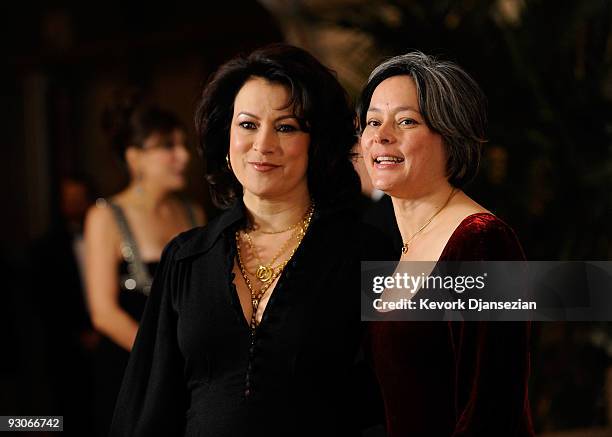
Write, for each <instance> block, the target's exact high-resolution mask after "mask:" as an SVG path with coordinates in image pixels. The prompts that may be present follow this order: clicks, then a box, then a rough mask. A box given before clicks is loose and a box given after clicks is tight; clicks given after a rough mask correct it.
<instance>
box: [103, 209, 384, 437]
mask: <svg viewBox="0 0 612 437" xmlns="http://www.w3.org/2000/svg"><path fill="white" fill-rule="evenodd" d="M244 225H245V213H244V206H243V204H242V201H238V202H237V203H236V204H235V205H234V206H233V207H232V208H231V209H230V210H228V211H226V212H224V213H223V214H222V215H220V216H219V217H217V218H216V219H215V220H213V221H212V222H211V223H210V224H209V225H208V226H206V227H205V228H198V229H194V230H192V231H189V232H187V233H184V234H182V235H180V236H179V237H178V238H176V239H174V240H173V241H172V242H171V243H170V244H169V245H168V246H167V247H166V249H165V250H164V254H163V256H162V261H161V264H160V266H159V269H158V272H157V276H156V278H155V281H154V283H153V287H152V290H151V294H150V297H149V301H148V303H147V308H146V310H145V314H144V316H143V319H142V323H141V325H140V330H139V332H138V336H137V339H136V343H135V345H134V349H133V351H132V356H131V358H130V362H129V365H128V368H127V371H126V376H125V379H124V384H123V386H122V388H121V392H120V395H119V399H118V401H117V407H116V410H115V415H114V419H113V425H112V428H111V436H131V437H137V436H143V437H144V436H156V435H164V436H182V435H186V436H203V437H207V436H210V437H213V436H214V437H226V436H227V437H253V436H264V435H265V436H271V437H274V436H283V437H284V436H327V435H329V436H345V435H349V436H350V435H353V436H357V435H359V428H360V422H361V418H360V417H359V414H358V413H357V412H358V411H359V405H356V404H357V403H358V402H359V401H358V400H357V399H358V397H357V396H356V392H357V391H358V388H356V387H355V381H354V380H352V379H351V377H352V369H353V367H354V363H355V357H356V355H357V352H358V348H359V344H360V341H361V338H362V326H363V325H362V324H361V323H360V316H359V314H360V307H359V305H360V300H359V287H360V283H359V282H360V274H359V269H360V263H359V261H360V258H361V257H362V256H364V257H365V258H368V259H384V258H385V257H387V255H388V253H389V252H386V249H385V248H383V247H382V246H381V245H382V242H383V239H382V238H377V235H378V234H377V233H376V232H375V230H372V229H369V228H368V229H364V227H363V226H362V225H361V224H360V222H359V220H357V219H356V217H355V215H354V213H353V211H352V210H351V209H348V208H343V207H341V206H335V207H330V208H326V209H323V208H318V207H317V208H316V209H315V214H314V216H313V219H312V222H311V224H310V227H309V229H308V232H307V233H306V236H305V237H304V239H303V241H302V244H301V245H300V247H299V248H298V250H297V251H296V253H295V255H294V258H293V260H292V261H291V262H290V263H289V264H288V265H287V267H286V268H285V270H284V271H283V273H282V275H281V277H280V279H279V281H278V283H277V285H276V287H275V289H274V291H273V292H272V295H271V297H270V300H269V302H268V304H267V306H266V308H265V312H264V315H263V318H262V321H261V324H260V325H259V327H258V328H257V330H256V335H255V338H254V340H253V341H252V342H251V331H250V328H249V324H248V322H247V320H246V319H245V317H244V313H243V311H242V308H241V306H240V302H239V299H238V294H237V291H236V287H235V285H234V281H236V280H241V278H235V277H234V275H233V273H232V267H233V264H234V259H235V255H236V243H235V231H236V229H238V228H240V227H242V226H244ZM364 238H365V239H369V240H370V241H371V242H370V243H365V242H364V241H363V240H364ZM368 249H370V250H368ZM364 252H365V253H364ZM368 252H369V253H368ZM366 253H367V256H366Z"/></svg>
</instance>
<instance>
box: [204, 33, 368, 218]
mask: <svg viewBox="0 0 612 437" xmlns="http://www.w3.org/2000/svg"><path fill="white" fill-rule="evenodd" d="M253 77H258V78H263V79H265V80H267V81H269V82H271V83H275V84H280V85H283V86H285V87H286V88H287V90H288V91H289V93H290V96H291V97H290V100H289V102H288V106H292V107H293V111H294V113H295V115H296V117H297V118H298V121H299V123H300V127H301V128H302V129H303V130H304V131H306V132H308V133H309V134H310V146H309V148H308V170H307V180H308V189H309V191H310V195H311V196H312V197H313V198H314V199H315V201H317V203H318V204H323V205H325V204H331V203H335V202H337V201H343V200H348V199H349V198H351V197H353V196H357V195H358V194H359V178H358V176H357V174H356V173H355V170H354V168H353V165H352V163H351V159H350V158H351V149H352V147H353V145H354V144H355V143H356V141H357V135H356V126H355V113H354V111H353V110H352V108H351V105H350V104H349V101H348V96H347V94H346V92H345V90H344V88H342V86H341V85H340V83H339V82H338V80H337V79H336V76H335V74H334V73H333V72H332V71H331V70H329V69H328V68H326V67H325V66H323V65H322V64H321V63H320V62H319V61H318V60H317V59H315V58H314V57H313V56H312V55H311V54H309V53H308V52H306V51H305V50H303V49H300V48H297V47H293V46H290V45H286V44H273V45H269V46H266V47H263V48H260V49H257V50H255V51H254V52H252V53H251V54H249V55H246V56H238V57H236V58H234V59H232V60H230V61H228V62H226V63H225V64H223V65H222V66H221V67H220V68H219V69H218V70H217V71H216V72H215V73H214V74H213V75H212V77H211V79H210V80H209V81H208V83H207V84H206V86H205V87H204V90H203V92H202V97H201V99H200V101H199V102H198V105H197V109H196V113H195V124H196V132H197V134H198V137H199V139H198V145H199V147H200V149H201V152H202V155H203V157H204V163H205V164H204V165H205V168H204V174H205V176H206V180H207V181H208V183H209V186H210V190H211V197H212V200H213V202H214V203H215V205H217V206H218V207H220V208H227V207H229V206H230V205H231V204H232V203H233V202H234V201H235V199H236V198H238V197H239V196H242V186H241V185H240V183H239V182H238V180H237V179H236V177H235V176H234V174H233V173H232V171H231V170H230V169H229V168H228V166H227V163H226V159H225V158H226V156H227V154H228V151H229V138H230V135H229V134H230V124H231V120H232V117H233V111H234V100H235V98H236V95H237V94H238V91H239V90H240V89H241V88H242V86H243V85H244V83H245V82H246V81H247V80H249V79H250V78H253Z"/></svg>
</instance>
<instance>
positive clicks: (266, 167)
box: [249, 161, 280, 171]
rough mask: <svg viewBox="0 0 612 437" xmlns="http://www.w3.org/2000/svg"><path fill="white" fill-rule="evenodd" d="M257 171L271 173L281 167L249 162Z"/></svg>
mask: <svg viewBox="0 0 612 437" xmlns="http://www.w3.org/2000/svg"><path fill="white" fill-rule="evenodd" d="M249 164H251V165H252V166H253V168H254V169H255V170H257V171H270V170H274V169H275V168H278V167H280V165H275V164H271V163H269V162H260V161H251V162H249Z"/></svg>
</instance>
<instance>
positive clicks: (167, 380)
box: [110, 242, 188, 437]
mask: <svg viewBox="0 0 612 437" xmlns="http://www.w3.org/2000/svg"><path fill="white" fill-rule="evenodd" d="M175 251H176V243H175V242H171V243H170V244H169V245H168V246H167V247H166V248H165V249H164V252H163V254H162V258H161V261H160V264H159V267H158V269H157V271H156V274H155V278H154V280H153V284H152V287H151V293H150V295H149V298H148V300H147V305H146V308H145V311H144V314H143V317H142V320H141V323H140V327H139V330H138V334H137V336H136V341H135V343H134V347H133V349H132V352H131V354H130V360H129V363H128V366H127V369H126V372H125V375H124V378H123V384H122V387H121V390H120V392H119V396H118V399H117V403H116V407H115V414H114V416H113V423H112V425H111V431H110V436H112V437H115V436H117V437H118V436H130V437H139V436H142V437H144V436H151V435H168V436H170V435H182V434H183V428H184V424H185V412H186V409H187V403H188V394H187V390H186V387H185V381H184V376H183V375H184V372H183V369H184V364H183V357H182V355H181V351H180V350H179V346H178V341H177V311H176V307H175V304H174V302H173V298H172V296H173V294H176V287H177V280H176V277H177V273H176V268H175V263H174V262H173V254H174V253H175Z"/></svg>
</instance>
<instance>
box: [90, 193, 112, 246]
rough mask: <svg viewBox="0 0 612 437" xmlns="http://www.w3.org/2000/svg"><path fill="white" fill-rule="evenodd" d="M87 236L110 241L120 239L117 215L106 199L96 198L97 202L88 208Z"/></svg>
mask: <svg viewBox="0 0 612 437" xmlns="http://www.w3.org/2000/svg"><path fill="white" fill-rule="evenodd" d="M85 236H86V238H87V237H88V236H89V237H90V238H92V237H94V238H95V240H97V241H107V242H109V243H114V242H116V241H118V237H119V234H118V230H117V225H116V221H115V217H114V215H113V212H112V210H111V208H110V206H109V205H108V202H107V201H106V200H105V199H102V198H100V199H98V200H96V203H95V204H94V205H93V206H91V207H90V208H89V210H87V215H86V216H85Z"/></svg>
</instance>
